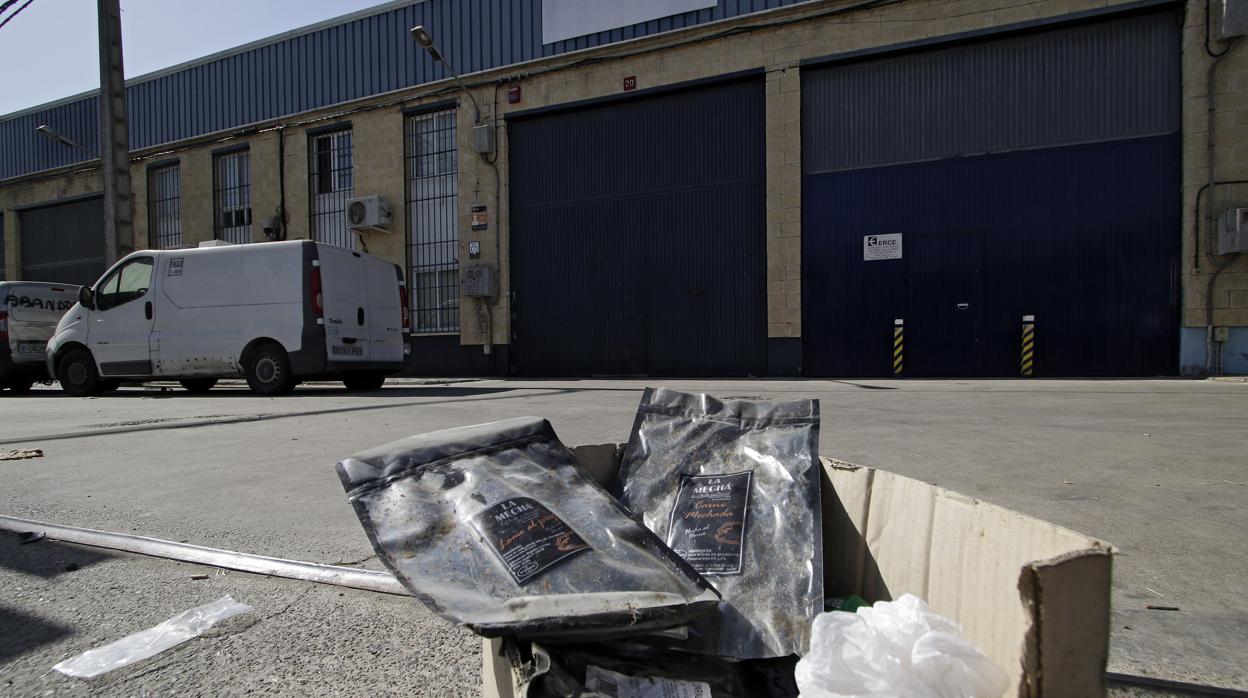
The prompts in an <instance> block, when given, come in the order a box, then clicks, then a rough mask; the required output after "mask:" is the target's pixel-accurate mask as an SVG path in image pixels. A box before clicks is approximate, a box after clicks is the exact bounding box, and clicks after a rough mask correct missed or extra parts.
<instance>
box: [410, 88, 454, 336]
mask: <svg viewBox="0 0 1248 698" xmlns="http://www.w3.org/2000/svg"><path fill="white" fill-rule="evenodd" d="M406 135H407V138H406V140H407V211H408V216H409V217H410V220H409V221H408V223H409V225H408V229H409V230H410V237H409V247H408V258H409V259H410V260H411V265H412V274H411V286H412V318H413V320H412V331H413V332H423V333H430V332H457V331H459V180H458V176H459V162H458V153H457V151H456V147H455V110H454V109H451V110H447V111H439V112H433V113H426V114H414V115H411V116H409V117H407V134H406Z"/></svg>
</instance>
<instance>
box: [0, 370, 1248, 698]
mask: <svg viewBox="0 0 1248 698" xmlns="http://www.w3.org/2000/svg"><path fill="white" fill-rule="evenodd" d="M648 383H651V384H656V385H666V386H668V387H672V388H677V389H684V390H690V391H698V392H709V393H712V394H714V395H717V396H719V397H725V398H731V397H751V398H772V397H774V398H788V397H811V398H818V399H820V400H821V401H822V411H823V424H822V431H821V452H822V454H823V455H826V456H830V457H834V458H839V459H842V460H846V461H850V462H854V463H860V464H864V465H873V466H877V467H882V468H886V469H889V470H893V471H896V472H899V473H902V474H904V475H908V476H911V477H915V478H918V479H921V480H924V481H927V482H933V483H938V484H940V485H943V486H946V487H949V488H951V489H953V490H956V491H959V492H962V493H965V494H968V495H972V496H975V497H978V498H981V499H983V500H986V501H990V502H993V503H996V504H1000V505H1002V506H1006V507H1010V508H1013V509H1017V510H1020V511H1022V512H1025V513H1027V514H1031V515H1034V516H1038V517H1040V518H1043V519H1047V520H1050V521H1053V522H1054V523H1057V524H1060V525H1063V526H1067V527H1070V528H1073V529H1075V530H1077V531H1080V532H1083V533H1086V534H1089V535H1092V536H1096V537H1098V538H1102V539H1104V540H1106V541H1108V542H1110V543H1112V544H1114V545H1115V546H1116V547H1117V548H1118V550H1119V555H1118V557H1117V559H1116V562H1115V580H1114V591H1113V599H1112V601H1113V607H1114V611H1113V617H1112V620H1113V639H1112V647H1111V661H1110V669H1111V670H1113V671H1119V672H1123V673H1133V674H1146V675H1150V676H1157V677H1163V678H1171V679H1180V680H1188V681H1197V682H1204V683H1210V684H1215V685H1219V686H1225V687H1233V688H1239V689H1248V598H1245V595H1244V594H1243V582H1242V580H1243V579H1244V577H1245V573H1246V572H1248V551H1246V550H1245V546H1244V545H1243V542H1244V531H1248V506H1245V504H1248V485H1245V483H1246V482H1248V468H1246V467H1245V464H1246V462H1248V460H1246V456H1245V454H1248V431H1246V430H1245V429H1244V428H1243V424H1244V415H1245V413H1248V384H1244V383H1237V382H1211V381H1183V380H1124V381H1056V380H1053V381H1050V380H1043V381H1029V382H1025V381H916V380H905V381H798V380H776V381H761V380H760V381H745V380H718V381H709V380H708V381H691V380H671V381H659V380H652V381H648ZM646 384H647V382H642V381H601V380H579V381H494V380H482V381H461V382H430V381H400V382H397V383H393V384H388V385H387V387H386V388H384V389H383V390H381V391H376V392H370V393H347V392H345V391H343V390H342V389H341V388H339V387H337V386H335V385H333V384H325V385H315V384H313V385H307V386H303V387H301V388H300V389H299V390H297V391H296V392H295V393H294V394H292V395H290V396H285V397H280V398H257V397H253V396H251V395H250V394H248V393H247V392H246V390H245V388H244V387H242V386H241V384H240V385H227V386H224V387H222V388H218V389H216V390H214V391H212V392H211V393H210V394H208V395H205V396H191V395H189V394H187V393H185V392H183V391H181V390H180V389H177V388H169V389H164V390H162V389H160V388H158V387H156V388H154V387H148V388H124V389H122V390H121V391H119V392H118V393H116V394H114V395H111V396H107V397H100V398H90V399H76V398H68V397H65V396H63V395H61V394H60V393H59V392H57V391H53V390H35V391H34V392H32V393H31V394H30V395H29V396H26V397H7V396H5V397H0V453H2V452H4V451H7V450H10V449H18V448H38V449H42V450H43V452H44V455H43V456H42V457H40V458H35V459H31V460H21V461H0V478H3V482H4V486H3V487H0V514H3V515H9V516H21V517H27V518H33V519H40V520H45V521H49V522H55V523H59V524H66V525H73V526H85V527H91V528H97V529H103V530H108V531H121V532H133V533H139V534H142V535H147V536H153V537H157V538H163V539H169V540H180V541H188V542H191V543H196V544H201V545H207V546H213V547H219V548H225V549H229V550H237V551H244V552H252V553H259V554H264V555H272V556H277V557H286V558H293V559H299V560H306V561H311V562H321V563H333V564H357V565H360V566H363V567H370V568H377V563H376V560H375V559H374V558H372V557H371V556H372V551H371V549H370V548H369V545H368V542H367V540H366V539H365V537H364V534H363V531H362V530H361V528H360V525H359V523H358V521H357V520H356V518H355V515H354V513H353V512H352V511H351V508H350V506H348V504H347V502H346V498H345V496H344V495H343V492H342V487H341V485H340V484H339V482H338V480H337V477H336V476H335V475H334V472H333V464H334V462H335V461H336V460H337V459H338V458H341V457H343V456H345V455H348V454H350V453H352V452H354V451H357V450H360V449H363V448H367V447H370V446H374V445H377V444H380V443H384V442H386V441H390V440H393V439H396V438H400V437H403V436H407V435H410V434H413V433H419V432H423V431H429V430H432V429H439V428H444V427H450V426H458V425H463V424H469V423H476V422H484V421H492V420H496V419H503V418H507V417H515V416H522V415H539V416H543V417H547V418H548V419H550V420H551V422H552V423H553V424H554V426H555V429H556V431H557V432H558V433H559V435H560V437H561V438H562V439H563V440H564V441H565V443H568V444H583V443H603V442H617V441H623V440H625V439H626V438H627V436H628V430H629V427H630V425H631V423H632V416H633V413H634V410H635V408H636V405H637V401H638V399H639V398H640V392H641V389H642V388H643V387H644V386H645V385H646ZM71 568H72V569H71ZM201 573H202V574H208V575H209V577H208V579H206V580H193V579H191V576H193V575H196V574H201ZM226 593H228V594H231V595H232V596H233V597H234V598H235V599H237V600H239V601H242V602H244V603H249V604H251V605H253V606H255V607H256V611H255V612H253V613H252V614H248V616H247V617H246V618H243V617H240V618H243V619H242V620H240V619H234V620H232V621H228V622H227V624H226V625H224V626H223V627H222V628H220V629H214V630H213V631H210V637H205V638H201V639H199V640H195V641H191V642H188V643H186V644H185V645H182V646H180V647H179V648H175V649H174V650H170V651H168V652H166V653H164V654H162V655H159V656H157V657H155V658H153V659H150V660H146V661H145V662H142V663H140V664H138V665H135V666H132V667H129V668H127V669H123V670H119V671H118V672H115V673H112V674H107V675H105V676H103V677H100V678H97V679H94V680H91V681H81V680H78V679H69V678H66V677H62V676H60V675H59V674H56V673H50V669H51V666H52V665H53V664H55V663H56V662H58V661H60V660H62V659H65V658H67V657H69V656H72V655H74V654H77V653H78V652H81V651H83V650H85V649H88V648H90V647H93V646H97V645H99V644H101V643H103V642H107V641H111V640H113V639H116V638H118V637H121V636H123V635H126V634H128V633H131V632H134V631H136V630H141V629H143V628H146V627H150V626H151V625H154V624H156V623H158V622H160V621H162V620H165V619H166V618H168V617H170V616H172V615H174V614H176V613H178V612H180V611H182V610H185V609H187V608H190V607H192V606H196V605H199V604H202V603H205V602H207V601H211V600H212V599H215V598H217V597H219V596H221V595H223V594H226ZM1146 604H1152V605H1164V606H1177V607H1178V608H1179V609H1180V610H1179V611H1155V610H1149V609H1146V608H1145V605H1146ZM0 627H4V628H5V629H6V631H5V632H0V693H5V694H7V695H17V696H25V695H43V694H45V693H46V692H48V691H52V692H55V693H62V692H63V693H66V694H69V695H78V694H83V695H86V694H91V695H137V694H143V693H152V694H162V695H164V694H170V693H204V694H209V693H213V694H215V693H245V692H278V693H290V694H294V693H312V692H314V693H337V694H343V695H362V694H370V695H376V694H385V693H403V694H406V695H420V696H423V695H431V696H432V695H474V694H475V693H476V691H477V687H478V686H479V682H480V677H479V667H480V657H479V654H478V648H479V644H478V643H477V642H476V640H475V638H473V636H472V635H471V634H469V633H467V632H466V631H463V630H460V629H457V628H454V627H452V626H450V625H449V624H446V623H444V622H443V621H441V620H439V619H437V618H436V617H434V616H432V615H431V614H429V613H428V612H426V611H425V610H424V609H423V608H421V607H420V606H419V605H418V604H416V603H414V602H413V601H411V600H409V599H404V598H399V597H393V596H385V595H380V594H371V593H367V592H358V591H351V590H345V589H339V588H336V587H327V586H317V585H312V584H307V583H303V582H295V581H290V580H277V579H271V578H265V577H258V576H254V575H247V574H241V573H227V574H217V573H216V572H215V571H212V570H207V571H204V570H202V568H198V567H195V566H193V565H187V564H179V563H176V562H171V561H165V560H154V559H150V558H143V557H139V556H133V555H125V554H119V553H105V552H102V551H98V550H92V549H88V548H82V547H78V546H71V545H66V544H62V543H57V542H52V541H43V542H40V543H36V544H32V545H26V546H19V545H17V543H16V541H15V539H14V538H13V537H12V536H8V535H0ZM9 629H12V631H10V630H9Z"/></svg>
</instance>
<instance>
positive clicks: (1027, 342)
mask: <svg viewBox="0 0 1248 698" xmlns="http://www.w3.org/2000/svg"><path fill="white" fill-rule="evenodd" d="M1035 365H1036V316H1035V315H1024V316H1023V356H1022V363H1021V365H1020V370H1019V373H1021V374H1022V376H1023V378H1031V377H1032V376H1034V375H1036V370H1035Z"/></svg>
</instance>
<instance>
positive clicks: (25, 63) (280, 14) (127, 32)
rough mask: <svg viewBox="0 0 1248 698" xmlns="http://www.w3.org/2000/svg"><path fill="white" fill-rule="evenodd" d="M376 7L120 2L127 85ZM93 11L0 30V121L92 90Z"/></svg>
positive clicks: (60, 8)
mask: <svg viewBox="0 0 1248 698" xmlns="http://www.w3.org/2000/svg"><path fill="white" fill-rule="evenodd" d="M24 2H25V0H22V2H19V3H18V4H17V5H14V6H13V7H11V8H9V10H8V11H7V12H5V13H4V16H5V17H7V16H9V15H10V14H11V13H12V12H13V10H15V9H17V8H18V7H20V6H21V5H22V4H23V3H24ZM380 4H383V0H121V34H122V42H123V46H124V51H125V58H124V61H125V66H126V77H127V78H132V77H135V76H139V75H143V74H144V73H150V72H152V71H154V70H160V69H161V68H167V67H169V66H171V65H176V64H178V63H182V62H185V61H189V60H193V59H195V58H200V57H202V56H206V55H208V54H210V53H215V52H217V51H221V50H224V49H227V48H230V47H233V46H239V45H241V44H246V43H249V42H251V41H255V40H256V39H263V38H265V37H267V36H272V35H274V34H280V33H281V32H284V31H289V30H291V29H295V28H298V27H302V26H305V25H308V24H313V23H315V22H320V21H322V20H326V19H329V18H331V17H337V16H339V15H344V14H348V13H350V12H355V11H356V10H360V9H363V8H366V7H372V6H374V5H380ZM95 6H96V0H34V2H33V4H31V5H30V7H27V8H26V9H25V10H23V11H22V13H21V14H19V15H17V17H15V18H14V19H13V21H11V22H9V23H8V24H7V25H5V26H4V28H3V29H0V115H2V114H8V113H11V112H15V111H19V110H22V109H25V108H27V107H33V106H35V105H37V104H43V103H44V102H50V101H52V100H56V99H60V98H61V97H68V96H69V95H73V94H77V93H79V92H84V91H86V90H91V89H95V88H98V87H99V85H100V73H99V43H98V41H97V39H96V32H97V25H96V20H95Z"/></svg>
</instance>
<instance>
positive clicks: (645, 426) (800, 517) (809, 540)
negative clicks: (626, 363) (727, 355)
mask: <svg viewBox="0 0 1248 698" xmlns="http://www.w3.org/2000/svg"><path fill="white" fill-rule="evenodd" d="M818 443H819V403H818V401H815V400H794V401H785V402H764V401H759V402H755V401H748V400H728V401H723V402H721V401H719V400H716V399H715V398H712V397H710V396H708V395H690V394H686V393H679V392H676V391H672V390H666V389H653V388H647V389H646V391H645V393H644V394H643V396H642V398H641V406H640V407H639V408H638V410H637V418H636V420H635V422H634V424H633V431H632V434H631V436H630V438H629V441H628V447H627V448H626V449H625V451H624V457H623V462H622V464H621V466H620V476H619V481H618V484H617V485H616V487H617V489H618V492H619V498H620V501H621V502H623V503H624V505H625V506H626V507H628V508H629V509H631V510H632V511H633V512H634V513H636V514H637V515H638V516H640V517H641V518H642V520H643V521H644V522H645V524H646V526H648V527H649V528H650V530H652V531H654V532H655V533H656V534H658V536H659V537H660V538H662V539H663V541H664V542H666V543H667V545H668V546H669V547H671V548H672V549H673V550H675V551H676V553H677V554H678V555H680V556H681V557H683V558H684V559H685V561H686V562H688V563H689V564H690V565H692V566H693V568H694V569H695V570H697V571H698V572H699V573H701V574H702V575H703V576H704V577H706V578H707V579H708V580H709V581H710V583H711V584H713V585H714V586H715V588H716V589H718V590H719V592H720V593H721V594H722V595H723V602H722V603H721V605H720V609H719V610H720V613H719V614H717V615H716V616H714V617H713V620H708V619H704V620H702V621H699V622H696V623H694V624H692V625H691V631H693V636H692V637H691V639H690V641H689V642H688V643H686V644H685V645H682V646H684V647H688V648H690V649H694V650H696V651H700V652H707V653H711V654H718V655H722V656H728V657H736V658H740V659H750V658H762V657H782V656H786V655H790V654H802V653H803V652H804V651H805V649H806V648H807V646H808V644H809V632H810V623H811V621H812V620H813V619H814V617H815V615H816V614H817V613H819V612H820V611H822V610H823V546H822V529H821V517H820V507H819V477H820V465H819V457H818Z"/></svg>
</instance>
